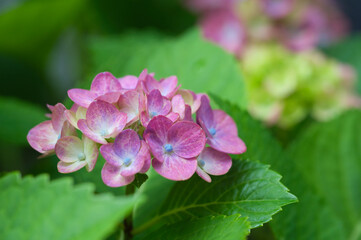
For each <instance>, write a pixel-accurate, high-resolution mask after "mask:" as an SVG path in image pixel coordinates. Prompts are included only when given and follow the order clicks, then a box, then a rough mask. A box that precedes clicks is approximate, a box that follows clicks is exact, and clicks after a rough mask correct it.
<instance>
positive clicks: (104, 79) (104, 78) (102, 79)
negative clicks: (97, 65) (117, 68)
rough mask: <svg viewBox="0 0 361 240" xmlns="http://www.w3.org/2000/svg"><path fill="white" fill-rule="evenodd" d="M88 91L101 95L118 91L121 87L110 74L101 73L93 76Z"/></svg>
mask: <svg viewBox="0 0 361 240" xmlns="http://www.w3.org/2000/svg"><path fill="white" fill-rule="evenodd" d="M90 90H91V91H94V92H97V93H100V94H102V95H103V94H105V93H109V92H117V91H120V90H122V87H121V85H120V83H119V82H118V79H116V78H115V77H114V76H113V74H111V73H110V72H102V73H99V74H98V75H96V76H95V78H94V80H93V82H92V84H91V87H90Z"/></svg>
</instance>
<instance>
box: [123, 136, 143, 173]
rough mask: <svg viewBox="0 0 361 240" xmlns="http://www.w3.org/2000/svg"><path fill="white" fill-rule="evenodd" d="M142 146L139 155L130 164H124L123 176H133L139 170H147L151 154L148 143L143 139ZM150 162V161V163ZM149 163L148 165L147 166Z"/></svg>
mask: <svg viewBox="0 0 361 240" xmlns="http://www.w3.org/2000/svg"><path fill="white" fill-rule="evenodd" d="M141 145H142V146H141V148H140V151H139V152H138V154H137V156H135V157H134V158H133V160H132V162H131V163H130V165H129V166H125V165H123V167H122V170H121V172H120V174H121V175H123V176H132V175H134V174H137V173H139V172H142V171H143V172H146V171H148V169H149V166H150V154H149V149H148V146H147V144H146V143H145V142H144V141H142V142H141ZM148 162H149V163H148ZM147 165H148V166H147Z"/></svg>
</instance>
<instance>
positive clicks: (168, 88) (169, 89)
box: [159, 76, 178, 99]
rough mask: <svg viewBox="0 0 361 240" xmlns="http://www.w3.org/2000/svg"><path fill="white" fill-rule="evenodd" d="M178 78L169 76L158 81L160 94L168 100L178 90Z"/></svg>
mask: <svg viewBox="0 0 361 240" xmlns="http://www.w3.org/2000/svg"><path fill="white" fill-rule="evenodd" d="M177 84H178V78H177V77H176V76H170V77H167V78H165V79H162V80H160V81H159V85H160V89H159V90H160V92H161V94H162V96H164V97H166V98H168V99H170V98H171V97H173V95H174V94H175V93H176V91H177V90H178V88H177Z"/></svg>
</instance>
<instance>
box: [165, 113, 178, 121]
mask: <svg viewBox="0 0 361 240" xmlns="http://www.w3.org/2000/svg"><path fill="white" fill-rule="evenodd" d="M167 118H169V119H170V120H171V121H172V122H176V121H178V119H179V114H178V113H174V112H171V113H169V114H168V115H167Z"/></svg>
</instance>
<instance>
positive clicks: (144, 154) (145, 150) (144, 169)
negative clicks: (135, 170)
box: [138, 141, 151, 173]
mask: <svg viewBox="0 0 361 240" xmlns="http://www.w3.org/2000/svg"><path fill="white" fill-rule="evenodd" d="M138 155H139V157H143V158H144V165H143V167H142V169H140V171H139V172H140V173H146V172H147V171H148V170H149V168H150V163H151V156H150V152H149V147H148V145H147V143H146V142H145V141H142V147H141V148H140V151H139V153H138Z"/></svg>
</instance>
